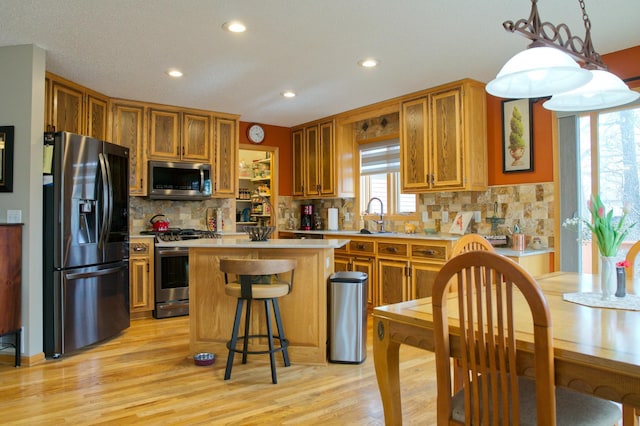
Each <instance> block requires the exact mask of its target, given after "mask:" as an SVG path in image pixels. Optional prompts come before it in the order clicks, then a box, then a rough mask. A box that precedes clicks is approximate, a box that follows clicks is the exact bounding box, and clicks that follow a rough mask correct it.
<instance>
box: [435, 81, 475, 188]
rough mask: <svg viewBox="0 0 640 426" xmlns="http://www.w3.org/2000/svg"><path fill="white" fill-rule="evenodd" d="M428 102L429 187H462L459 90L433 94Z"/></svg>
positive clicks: (462, 157) (462, 158)
mask: <svg viewBox="0 0 640 426" xmlns="http://www.w3.org/2000/svg"><path fill="white" fill-rule="evenodd" d="M430 99H431V108H430V113H431V120H430V127H431V141H432V142H431V143H432V145H431V146H432V149H431V155H430V158H431V162H432V166H431V170H432V171H431V173H432V175H431V188H432V189H438V188H459V187H462V186H463V185H464V176H463V169H462V166H463V160H464V153H463V143H462V107H461V89H460V88H455V89H451V90H447V91H444V92H441V93H434V94H432V95H431V96H430ZM478 160H479V159H478Z"/></svg>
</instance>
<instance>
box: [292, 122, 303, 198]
mask: <svg viewBox="0 0 640 426" xmlns="http://www.w3.org/2000/svg"><path fill="white" fill-rule="evenodd" d="M291 151H292V152H291V159H292V164H291V172H292V178H291V183H292V187H293V188H292V193H291V195H304V174H305V157H306V156H305V150H304V131H303V130H302V129H300V130H296V131H294V132H293V133H292V134H291Z"/></svg>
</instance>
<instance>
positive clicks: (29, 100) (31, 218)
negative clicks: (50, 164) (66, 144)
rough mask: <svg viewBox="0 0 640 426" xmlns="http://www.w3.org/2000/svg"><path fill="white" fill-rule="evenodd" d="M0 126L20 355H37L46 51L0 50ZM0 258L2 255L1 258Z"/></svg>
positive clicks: (0, 207)
mask: <svg viewBox="0 0 640 426" xmlns="http://www.w3.org/2000/svg"><path fill="white" fill-rule="evenodd" d="M0 63H1V64H2V72H1V74H0V75H1V76H2V78H0V93H1V94H2V102H0V125H2V126H15V141H14V142H15V149H14V170H13V192H11V193H0V221H2V222H6V218H7V210H21V211H22V222H23V223H24V229H23V238H22V241H23V248H22V259H23V261H22V324H23V326H24V335H23V338H24V346H23V355H26V356H31V355H35V354H38V353H42V350H43V349H42V135H43V132H42V127H43V123H44V74H45V51H44V50H43V49H41V48H39V47H36V46H32V45H23V46H11V47H2V48H0ZM0 255H3V254H0Z"/></svg>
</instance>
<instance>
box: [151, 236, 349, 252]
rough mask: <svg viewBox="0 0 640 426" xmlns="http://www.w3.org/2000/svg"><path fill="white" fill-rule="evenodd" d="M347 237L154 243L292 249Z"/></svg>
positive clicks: (333, 243)
mask: <svg viewBox="0 0 640 426" xmlns="http://www.w3.org/2000/svg"><path fill="white" fill-rule="evenodd" d="M348 242H349V240H348V239H344V238H340V239H334V238H330V239H305V240H292V239H278V238H275V239H269V240H267V241H251V240H250V239H249V237H245V238H200V239H195V240H186V241H166V242H161V243H156V247H202V248H251V249H263V248H273V249H278V248H294V249H327V248H332V249H335V248H338V247H342V246H344V245H345V244H347V243H348Z"/></svg>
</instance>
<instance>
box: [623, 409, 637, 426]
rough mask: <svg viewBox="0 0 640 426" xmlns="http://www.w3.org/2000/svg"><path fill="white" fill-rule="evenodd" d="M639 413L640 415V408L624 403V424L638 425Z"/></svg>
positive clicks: (628, 425)
mask: <svg viewBox="0 0 640 426" xmlns="http://www.w3.org/2000/svg"><path fill="white" fill-rule="evenodd" d="M638 415H640V410H636V409H635V408H633V407H630V406H628V405H625V404H622V424H623V425H624V426H638Z"/></svg>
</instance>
